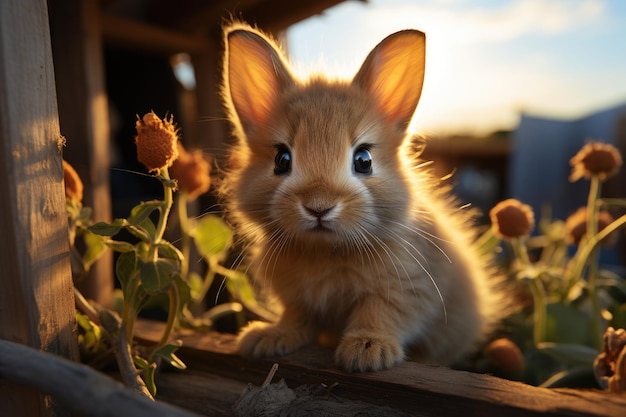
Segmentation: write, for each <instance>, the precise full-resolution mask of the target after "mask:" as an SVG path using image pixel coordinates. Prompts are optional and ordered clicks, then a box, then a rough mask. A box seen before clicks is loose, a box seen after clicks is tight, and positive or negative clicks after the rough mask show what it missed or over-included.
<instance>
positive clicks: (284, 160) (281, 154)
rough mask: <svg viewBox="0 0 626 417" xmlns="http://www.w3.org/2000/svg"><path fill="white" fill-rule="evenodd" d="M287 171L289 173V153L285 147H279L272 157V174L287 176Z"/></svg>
mask: <svg viewBox="0 0 626 417" xmlns="http://www.w3.org/2000/svg"><path fill="white" fill-rule="evenodd" d="M289 171H291V153H290V152H289V149H287V147H286V146H285V145H279V146H278V147H277V148H276V156H275V157H274V174H275V175H284V174H288V173H289Z"/></svg>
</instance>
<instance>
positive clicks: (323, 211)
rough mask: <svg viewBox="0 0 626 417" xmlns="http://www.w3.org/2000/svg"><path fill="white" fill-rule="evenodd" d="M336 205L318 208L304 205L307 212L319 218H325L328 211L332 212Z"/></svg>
mask: <svg viewBox="0 0 626 417" xmlns="http://www.w3.org/2000/svg"><path fill="white" fill-rule="evenodd" d="M333 208H334V207H330V208H327V209H318V208H311V207H306V206H305V207H304V209H305V210H306V212H307V213H309V214H310V215H311V216H313V217H315V218H317V219H320V220H321V219H323V218H324V217H325V216H326V215H327V214H328V213H330V212H331V211H332V210H333Z"/></svg>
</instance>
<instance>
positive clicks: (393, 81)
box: [352, 30, 426, 129]
mask: <svg viewBox="0 0 626 417" xmlns="http://www.w3.org/2000/svg"><path fill="white" fill-rule="evenodd" d="M425 57H426V36H425V35H424V33H422V32H420V31H417V30H404V31H401V32H397V33H394V34H393V35H390V36H388V37H387V38H385V39H384V40H383V41H382V42H381V43H379V44H378V45H377V46H376V47H375V48H374V49H373V50H372V51H371V52H370V54H369V55H368V56H367V58H366V59H365V62H364V63H363V65H362V66H361V69H360V70H359V72H358V73H357V75H356V76H355V77H354V80H353V81H352V83H353V84H355V85H358V86H359V87H361V88H363V89H365V90H366V91H367V92H368V93H369V94H370V96H371V98H372V100H373V103H374V104H375V105H376V106H377V107H378V110H379V111H380V112H382V113H383V114H384V115H385V118H386V121H387V122H388V123H393V124H396V123H398V124H400V127H401V128H402V129H404V128H406V127H407V125H408V124H409V122H410V121H411V117H413V113H414V112H415V108H416V107H417V103H418V102H419V99H420V95H421V94H422V85H423V84H424V64H425Z"/></svg>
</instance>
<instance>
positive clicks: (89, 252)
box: [83, 231, 106, 270]
mask: <svg viewBox="0 0 626 417" xmlns="http://www.w3.org/2000/svg"><path fill="white" fill-rule="evenodd" d="M83 240H84V241H85V246H86V249H85V253H84V254H83V266H84V268H85V270H89V268H90V267H91V265H93V263H94V262H96V261H97V260H98V259H100V257H101V256H102V254H103V253H104V250H105V249H106V244H105V241H104V239H103V238H102V236H100V235H96V234H95V233H91V232H90V231H86V232H85V234H84V235H83Z"/></svg>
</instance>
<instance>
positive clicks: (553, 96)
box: [287, 0, 626, 134]
mask: <svg viewBox="0 0 626 417" xmlns="http://www.w3.org/2000/svg"><path fill="white" fill-rule="evenodd" d="M406 28H415V29H419V30H422V31H424V32H426V36H427V58H426V80H425V85H424V90H423V93H422V99H421V101H420V105H419V106H418V110H417V112H416V114H415V118H414V123H413V128H414V129H415V130H418V131H422V132H425V133H427V134H454V133H476V134H484V133H488V132H490V131H492V130H496V129H513V128H515V126H516V124H517V122H518V120H519V115H520V113H521V112H524V113H528V114H532V115H537V116H545V117H555V118H563V119H568V118H576V117H580V116H583V115H585V114H588V113H591V112H594V111H598V110H602V109H604V108H608V107H611V106H614V105H617V104H620V103H624V102H626V1H625V0H412V1H411V0H369V1H368V2H367V3H363V2H357V1H348V2H346V3H343V4H340V5H338V6H335V7H333V8H331V9H329V10H327V11H326V12H325V13H324V14H323V15H320V16H315V17H312V18H310V19H308V20H306V21H303V22H301V23H299V24H297V25H294V26H293V27H292V28H291V29H290V30H289V31H288V38H287V39H288V50H289V54H290V57H291V60H292V63H293V65H294V67H295V70H296V73H298V74H300V75H302V76H305V75H307V74H309V73H319V72H323V73H326V74H328V75H329V76H332V77H342V78H345V77H351V76H352V75H354V73H355V72H356V71H357V70H358V68H359V66H360V65H361V63H362V61H363V59H364V58H365V56H366V55H367V53H368V52H369V50H370V49H371V48H372V47H374V46H375V45H376V44H377V43H378V42H379V41H380V40H382V39H383V38H384V37H385V36H387V35H389V34H390V33H393V32H395V31H398V30H401V29H406Z"/></svg>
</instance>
